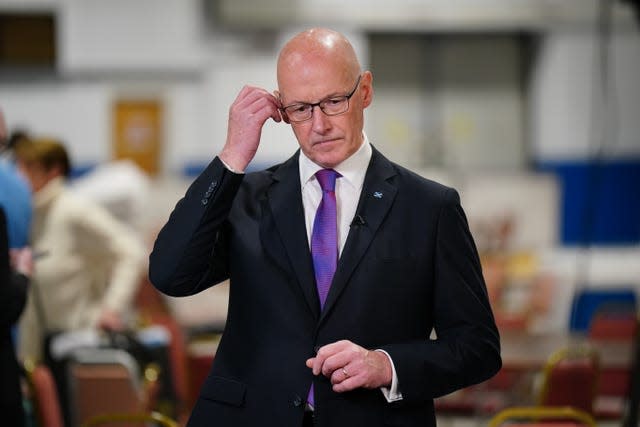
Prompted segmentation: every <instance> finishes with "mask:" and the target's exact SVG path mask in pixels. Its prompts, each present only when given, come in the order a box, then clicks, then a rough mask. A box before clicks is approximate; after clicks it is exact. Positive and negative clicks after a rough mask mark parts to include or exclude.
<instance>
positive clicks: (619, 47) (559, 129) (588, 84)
mask: <svg viewBox="0 0 640 427" xmlns="http://www.w3.org/2000/svg"><path fill="white" fill-rule="evenodd" d="M596 43H597V38H596V36H595V35H594V33H593V32H592V31H587V30H586V29H578V30H572V31H553V32H551V33H548V34H547V35H546V36H545V37H543V38H542V40H541V46H540V50H539V56H538V58H537V60H536V62H535V63H534V71H533V74H532V76H533V81H532V91H531V101H532V103H531V108H532V111H531V113H532V114H531V120H532V121H531V130H532V142H533V147H532V148H533V152H534V155H535V157H536V158H537V159H539V160H542V161H548V160H567V159H581V160H583V159H586V158H587V157H588V156H589V155H592V154H594V150H593V147H594V144H598V143H600V141H602V138H603V134H604V135H606V136H604V138H605V140H606V144H607V147H608V149H607V151H606V153H607V154H608V155H613V156H615V157H620V156H625V155H630V154H635V155H636V156H637V155H639V154H640V120H638V111H640V77H639V76H640V33H639V32H638V31H637V29H636V30H632V29H630V28H628V27H626V28H624V29H622V30H619V31H618V32H617V33H616V34H615V35H614V37H613V39H612V49H611V51H610V67H609V70H610V71H609V73H610V75H611V80H610V81H611V82H612V83H613V86H612V95H613V96H612V98H611V101H612V104H610V105H611V107H612V108H613V110H606V109H605V107H606V102H605V101H606V100H605V99H604V98H603V95H602V84H601V80H600V79H601V74H600V69H599V65H597V62H596V55H597V47H596ZM594 108H595V114H594V111H592V110H593V109H594ZM607 111H608V112H607ZM612 111H613V112H615V121H612V122H610V124H606V122H603V119H602V117H603V116H604V115H605V114H611V112H612ZM594 117H595V120H594ZM605 125H606V126H608V127H607V128H606V129H604V130H603V126H605ZM611 126H615V129H616V131H617V133H615V132H611V129H612V127H611Z"/></svg>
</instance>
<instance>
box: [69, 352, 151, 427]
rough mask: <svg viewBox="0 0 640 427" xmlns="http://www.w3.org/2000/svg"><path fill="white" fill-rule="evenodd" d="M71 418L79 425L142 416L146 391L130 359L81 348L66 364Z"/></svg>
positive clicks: (123, 353)
mask: <svg viewBox="0 0 640 427" xmlns="http://www.w3.org/2000/svg"><path fill="white" fill-rule="evenodd" d="M68 374H69V394H70V396H69V402H70V406H71V418H72V421H73V422H74V424H75V425H80V424H82V423H84V422H85V421H87V420H89V419H91V418H92V417H94V416H97V415H101V414H113V413H144V412H146V411H147V409H148V408H147V405H148V404H149V402H148V400H149V399H148V396H147V393H148V390H147V389H145V387H144V385H143V382H142V380H141V374H140V369H139V368H138V366H137V363H136V361H135V360H134V359H133V357H132V356H131V355H130V354H128V353H127V352H126V351H124V350H118V349H83V351H80V352H76V353H75V355H74V358H73V359H72V360H71V361H70V362H69V365H68Z"/></svg>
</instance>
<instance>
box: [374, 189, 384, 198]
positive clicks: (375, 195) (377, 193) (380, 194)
mask: <svg viewBox="0 0 640 427" xmlns="http://www.w3.org/2000/svg"><path fill="white" fill-rule="evenodd" d="M373 197H375V198H376V199H382V193H381V192H379V191H376V192H375V193H373Z"/></svg>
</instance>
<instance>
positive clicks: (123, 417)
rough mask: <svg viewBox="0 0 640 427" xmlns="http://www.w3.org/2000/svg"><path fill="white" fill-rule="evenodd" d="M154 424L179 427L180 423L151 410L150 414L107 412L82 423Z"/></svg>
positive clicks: (88, 426)
mask: <svg viewBox="0 0 640 427" xmlns="http://www.w3.org/2000/svg"><path fill="white" fill-rule="evenodd" d="M149 424H153V425H156V426H160V427H178V423H177V422H176V421H174V420H173V419H171V418H169V417H167V416H165V415H162V414H159V413H157V412H151V413H148V414H105V415H96V416H94V417H91V418H90V419H88V420H87V421H85V422H84V424H82V427H116V426H124V425H126V426H127V427H132V426H134V425H139V426H145V427H146V426H148V425H149Z"/></svg>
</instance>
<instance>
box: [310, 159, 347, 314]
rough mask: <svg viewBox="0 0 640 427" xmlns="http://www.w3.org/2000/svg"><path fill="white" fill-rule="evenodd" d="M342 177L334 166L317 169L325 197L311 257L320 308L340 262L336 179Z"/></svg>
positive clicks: (315, 228)
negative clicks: (332, 167)
mask: <svg viewBox="0 0 640 427" xmlns="http://www.w3.org/2000/svg"><path fill="white" fill-rule="evenodd" d="M339 176H341V175H340V174H339V173H338V172H336V171H334V170H333V169H322V170H319V171H318V172H316V179H317V180H318V182H319V183H320V187H321V188H322V200H321V201H320V205H319V206H318V210H317V211H316V218H315V220H314V221H313V233H312V234H311V257H312V258H313V269H314V271H315V275H316V286H317V288H318V296H319V297H320V309H322V308H323V307H324V302H325V301H326V299H327V294H328V293H329V287H331V280H332V279H333V274H334V273H335V272H336V266H337V265H338V227H337V214H336V193H335V188H336V178H338V177H339Z"/></svg>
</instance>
